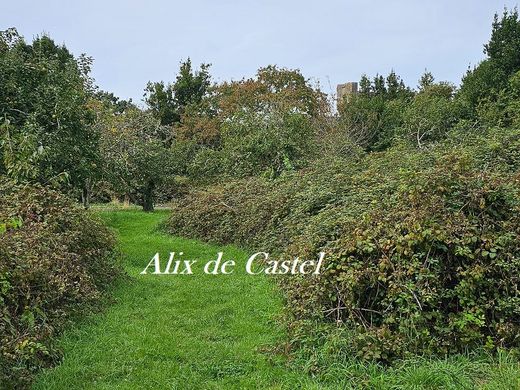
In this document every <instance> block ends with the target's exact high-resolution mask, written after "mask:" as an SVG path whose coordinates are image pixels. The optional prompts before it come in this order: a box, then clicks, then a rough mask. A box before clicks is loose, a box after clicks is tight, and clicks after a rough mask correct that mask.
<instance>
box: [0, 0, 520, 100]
mask: <svg viewBox="0 0 520 390" xmlns="http://www.w3.org/2000/svg"><path fill="white" fill-rule="evenodd" d="M1 2H2V4H1V7H0V29H1V30H3V29H5V28H7V27H16V28H17V29H18V31H19V32H20V33H21V34H22V35H24V36H25V38H26V39H28V40H30V39H31V38H32V37H34V36H35V35H37V34H40V33H42V32H46V33H48V34H49V35H50V36H51V37H52V38H53V39H54V40H55V41H57V42H59V43H65V44H66V45H67V47H68V48H69V49H70V50H71V51H72V52H73V53H74V54H76V55H78V54H80V53H82V52H84V53H87V54H88V55H90V56H92V57H93V58H94V60H95V62H94V69H93V76H94V77H95V79H96V81H97V84H98V85H99V86H100V87H101V88H102V89H104V90H107V91H110V92H114V93H115V94H116V95H118V96H120V97H122V98H130V97H131V98H133V99H134V101H136V102H139V101H141V98H142V94H143V89H144V87H145V85H146V83H147V82H148V81H149V80H152V81H159V80H165V81H172V80H174V78H175V74H176V72H177V70H178V65H179V62H180V61H181V60H183V59H185V58H187V57H188V56H190V57H191V58H192V61H193V62H194V64H199V63H200V62H209V63H212V64H213V66H212V68H211V73H212V75H213V77H214V79H215V80H217V81H222V80H230V79H241V78H242V77H249V76H252V75H254V74H255V71H256V69H258V68H259V67H260V66H265V65H268V64H277V65H279V66H284V67H289V68H299V69H300V70H301V71H302V72H303V74H304V75H305V76H306V77H309V78H311V79H312V80H314V81H319V82H320V84H321V86H322V89H323V90H324V91H325V92H332V91H333V90H335V86H336V84H338V83H342V82H346V81H357V80H359V78H360V76H361V75H362V74H363V73H367V74H368V75H374V74H376V73H383V74H385V75H386V74H387V73H388V72H389V71H390V70H391V69H394V70H395V71H396V72H397V73H398V74H399V75H401V76H402V77H403V78H404V80H405V82H406V83H407V84H409V85H411V86H416V84H417V80H418V78H419V77H420V75H421V74H422V73H423V71H424V69H425V68H428V70H430V71H431V72H433V74H434V76H435V77H436V79H437V80H447V81H451V82H454V83H457V84H458V83H459V81H460V78H461V76H462V75H463V73H464V72H465V70H466V69H467V67H468V65H474V64H476V63H478V61H479V60H481V59H482V58H483V56H484V55H483V52H482V45H483V44H484V43H485V42H487V41H488V39H489V35H490V31H491V22H492V18H493V15H494V13H495V12H502V10H503V8H504V6H507V7H508V8H513V7H514V6H516V4H517V3H518V1H506V0H501V1H495V0H472V1H470V0H457V1H456V0H435V1H428V2H426V1H419V0H416V1H412V0H395V1H388V0H377V1H376V0H372V1H371V0H355V1H354V0H343V1H341V0H321V1H316V0H314V1H309V0H263V1H262V0H257V1H253V0H213V1H211V0H190V1H175V0H173V1H166V0H161V1H159V0H156V1H153V0H149V1H135V0H103V1H101V0H90V1H70V0H69V1H65V0H54V1H52V0H51V1H27V0H17V1H14V0H13V1H6V0H1Z"/></svg>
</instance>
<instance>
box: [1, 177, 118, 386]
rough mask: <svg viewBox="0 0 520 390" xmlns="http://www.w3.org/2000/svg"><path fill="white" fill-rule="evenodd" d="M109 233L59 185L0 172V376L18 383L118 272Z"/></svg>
mask: <svg viewBox="0 0 520 390" xmlns="http://www.w3.org/2000/svg"><path fill="white" fill-rule="evenodd" d="M114 244H115V241H114V237H113V236H112V234H111V232H110V231H109V230H108V229H107V228H106V227H105V226H104V225H103V223H102V222H101V221H99V220H98V219H96V218H95V217H94V216H92V215H91V214H89V213H87V212H86V211H84V210H82V209H80V208H79V206H78V205H76V204H75V203H74V202H73V201H71V200H70V199H69V198H67V197H66V196H64V195H63V194H61V193H60V192H58V191H55V190H52V189H48V188H46V187H43V186H40V185H34V186H29V185H23V186H22V185H16V184H15V183H13V182H12V181H10V180H5V179H0V340H1V343H0V383H1V384H2V387H3V388H4V387H6V388H9V387H13V388H25V387H27V386H28V385H29V383H30V380H31V378H32V376H33V374H34V373H35V372H36V371H37V370H39V369H40V368H42V367H49V366H51V365H52V364H55V363H56V362H57V361H59V359H60V352H59V350H58V349H57V346H56V341H55V338H56V336H57V335H58V334H59V333H60V331H61V330H62V329H63V327H64V326H65V325H66V324H67V323H68V322H69V321H70V319H71V318H72V316H73V315H75V314H84V313H86V312H88V311H89V310H91V309H95V308H96V305H97V304H98V303H99V302H100V299H101V298H102V296H103V292H104V291H105V290H106V289H107V287H108V286H109V285H110V283H111V282H112V281H113V280H114V279H115V278H116V277H117V276H118V275H119V274H120V271H119V267H118V256H117V253H116V251H115V249H114Z"/></svg>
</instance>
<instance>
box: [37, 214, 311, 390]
mask: <svg viewBox="0 0 520 390" xmlns="http://www.w3.org/2000/svg"><path fill="white" fill-rule="evenodd" d="M101 216H102V217H103V219H105V220H106V222H107V223H108V224H109V225H110V226H111V227H113V228H114V229H115V230H116V231H117V233H118V237H119V242H120V247H121V250H122V252H123V253H124V255H125V269H126V271H127V273H128V274H129V280H125V281H122V282H121V283H119V285H118V286H117V287H116V288H115V292H114V297H115V302H114V303H113V304H112V305H110V306H109V307H108V308H107V309H106V310H104V311H103V313H102V314H100V315H94V316H91V317H89V318H88V319H87V320H85V321H83V322H82V323H80V324H79V325H77V326H76V327H74V328H72V329H70V330H69V331H68V332H66V333H65V335H64V336H63V337H62V341H61V345H62V348H63V350H64V360H63V362H62V364H61V365H59V366H58V367H56V368H54V369H51V370H47V371H45V372H43V373H42V374H41V375H40V376H39V377H38V378H37V381H36V383H35V385H34V388H35V389H190V388H193V389H233V388H236V389H249V388H261V389H269V388H272V389H279V388H299V387H300V388H301V387H306V388H309V387H314V386H312V385H310V384H309V383H308V382H307V379H305V378H304V377H303V376H302V375H301V374H297V373H294V372H291V371H289V370H288V369H287V368H286V367H285V366H284V364H283V362H282V361H270V360H269V357H268V356H269V355H266V354H264V353H262V352H261V349H262V347H265V346H266V345H270V344H271V345H272V344H273V343H275V341H276V340H277V339H279V338H280V337H283V334H281V330H280V327H279V326H277V324H276V323H275V322H274V320H273V319H274V318H275V317H276V315H277V314H279V313H280V311H281V307H282V306H281V301H280V297H279V296H278V295H277V294H276V291H275V290H274V288H273V285H272V283H271V282H270V281H269V280H267V278H265V277H258V276H250V275H245V274H243V273H235V274H233V275H227V276H226V275H217V276H213V275H204V274H201V272H196V274H195V275H189V276H183V275H172V276H165V275H155V276H154V275H139V273H140V272H141V271H142V270H143V268H144V267H145V265H146V264H147V263H148V261H149V260H150V259H151V258H152V256H153V255H154V254H155V253H156V252H159V253H160V254H161V256H162V259H166V258H167V254H168V253H169V252H170V251H176V252H177V251H183V252H184V256H183V257H184V258H187V259H200V260H204V261H206V260H211V259H212V258H214V257H215V256H216V253H217V252H218V251H219V250H222V248H217V247H214V246H211V245H207V244H203V243H200V242H198V241H194V240H187V239H182V238H175V237H171V236H167V235H164V234H162V233H160V232H158V231H157V230H156V228H157V224H158V223H159V222H160V221H161V220H163V219H164V218H166V216H167V211H157V212H155V213H151V214H145V213H142V212H140V211H135V210H133V211H103V212H101ZM224 254H225V255H224V259H230V258H232V259H235V260H237V261H245V259H246V258H247V257H246V256H247V254H246V253H244V252H243V251H240V250H238V249H236V248H233V247H225V248H224ZM240 264H241V263H240V262H239V263H238V265H240ZM241 269H243V267H240V266H237V270H236V271H235V272H238V271H239V270H241ZM195 270H199V271H200V270H201V267H200V266H199V268H197V267H195Z"/></svg>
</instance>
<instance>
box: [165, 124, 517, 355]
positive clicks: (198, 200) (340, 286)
mask: <svg viewBox="0 0 520 390" xmlns="http://www.w3.org/2000/svg"><path fill="white" fill-rule="evenodd" d="M519 150H520V132H519V131H517V130H503V129H502V130H500V129H495V130H490V131H487V132H485V131H484V130H480V133H478V132H468V130H464V131H461V130H459V131H458V132H457V133H456V134H452V135H451V136H449V137H448V139H447V140H445V141H443V142H442V143H438V144H433V145H431V146H429V147H425V148H424V149H422V150H418V149H416V148H412V147H410V146H404V145H398V146H395V147H393V148H390V149H389V150H387V151H385V152H381V153H371V154H368V155H365V156H362V155H358V156H352V157H351V161H346V160H337V159H324V160H322V161H320V162H318V163H316V164H314V166H313V167H311V168H309V169H306V170H302V171H299V172H296V173H291V174H286V175H282V177H280V178H279V179H277V180H274V181H268V180H265V179H260V178H255V179H247V180H240V181H234V182H228V183H225V184H221V185H218V186H214V187H212V188H210V189H208V190H207V191H205V192H199V193H197V194H193V195H191V196H189V197H187V198H186V199H184V200H182V201H180V202H179V203H178V204H177V207H176V208H175V209H174V212H173V214H172V217H171V219H170V221H169V224H168V228H169V230H170V232H172V233H174V234H183V235H190V236H195V237H202V238H204V239H210V240H213V241H218V242H222V243H229V242H235V243H240V244H242V245H246V246H248V247H251V248H255V249H261V250H268V251H271V252H275V253H278V255H283V256H284V257H289V256H291V257H292V256H301V257H303V258H313V257H315V256H316V255H317V253H318V252H319V251H322V250H323V251H325V252H326V253H327V256H326V267H325V270H324V272H322V274H321V275H320V276H319V277H313V278H309V277H289V278H287V279H284V281H283V283H282V285H283V288H284V291H285V293H286V299H287V306H288V308H289V309H290V311H291V314H292V316H291V323H290V328H291V329H292V331H293V333H292V334H293V337H294V339H293V341H295V343H299V344H305V343H306V342H307V341H309V340H311V343H315V342H316V339H313V337H314V336H313V335H312V334H313V332H314V333H315V332H316V329H320V332H323V330H322V328H321V327H316V321H318V322H322V323H327V322H328V323H329V324H335V325H329V327H330V329H332V328H334V327H336V325H337V326H339V328H341V329H344V330H345V331H346V332H347V333H348V335H349V336H348V337H345V338H343V339H341V341H340V342H339V343H335V345H336V346H337V348H338V349H340V350H341V351H343V353H347V354H356V355H358V356H360V357H362V358H365V359H376V360H382V361H391V360H392V359H395V358H400V357H405V356H407V355H409V354H415V353H418V354H421V353H439V354H444V353H449V352H456V351H462V350H465V349H466V348H473V347H482V346H485V347H487V348H489V349H495V348H497V347H518V346H520V339H519V338H518V334H520V324H519V323H518V321H517V319H518V315H519V314H520V240H519V238H520V218H519V215H520V214H519V211H520V154H519V152H518V151H519ZM306 324H312V325H311V326H310V327H308V328H306ZM336 328H337V327H336ZM335 332H336V331H334V332H331V333H329V334H332V333H335ZM326 334H327V333H322V334H321V335H319V337H320V339H322V340H323V339H326V338H327V336H326Z"/></svg>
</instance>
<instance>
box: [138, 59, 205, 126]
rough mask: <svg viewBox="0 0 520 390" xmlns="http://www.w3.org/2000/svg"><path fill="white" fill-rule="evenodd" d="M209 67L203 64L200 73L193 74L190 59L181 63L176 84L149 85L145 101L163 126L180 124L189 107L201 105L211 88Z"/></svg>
mask: <svg viewBox="0 0 520 390" xmlns="http://www.w3.org/2000/svg"><path fill="white" fill-rule="evenodd" d="M209 67H210V65H209V64H202V65H201V66H200V69H199V70H198V71H196V72H193V70H192V65H191V60H190V59H189V58H188V59H187V60H186V61H185V62H183V63H181V66H180V70H179V74H178V75H177V79H176V80H175V83H173V84H165V83H164V82H163V81H161V82H155V83H152V82H149V83H148V85H147V87H146V90H145V100H146V103H147V104H148V106H149V107H150V109H151V111H152V113H153V115H154V116H155V117H156V118H157V119H158V120H159V121H160V123H161V125H172V124H175V123H178V122H180V120H181V115H182V114H183V113H184V111H185V109H186V107H187V106H189V105H192V104H198V103H200V101H201V100H202V98H203V97H204V95H205V94H206V92H207V90H208V88H209V86H210V78H211V76H210V74H209Z"/></svg>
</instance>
